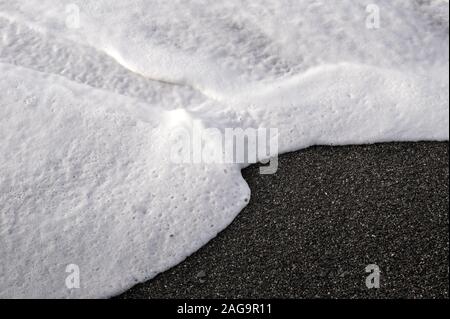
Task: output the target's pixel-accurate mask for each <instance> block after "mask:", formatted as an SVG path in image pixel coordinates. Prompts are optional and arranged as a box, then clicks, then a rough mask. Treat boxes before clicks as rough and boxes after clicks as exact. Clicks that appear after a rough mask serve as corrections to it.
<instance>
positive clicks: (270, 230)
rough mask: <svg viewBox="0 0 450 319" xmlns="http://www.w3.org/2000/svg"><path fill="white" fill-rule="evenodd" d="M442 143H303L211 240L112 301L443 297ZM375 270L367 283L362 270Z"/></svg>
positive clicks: (255, 175)
mask: <svg viewBox="0 0 450 319" xmlns="http://www.w3.org/2000/svg"><path fill="white" fill-rule="evenodd" d="M448 160H449V158H448V143H391V144H382V145H372V146H346V147H313V148H310V149H307V150H303V151H299V152H295V153H290V154H285V155H283V156H281V157H280V168H279V171H278V173H277V174H276V175H271V176H261V175H259V170H258V167H257V166H252V167H249V168H248V169H245V170H244V171H243V175H244V177H245V179H246V180H247V181H248V183H249V185H250V188H251V190H252V199H251V202H250V204H249V205H248V207H247V208H245V209H244V210H243V211H242V212H241V213H240V214H239V216H238V217H237V219H236V220H235V221H234V222H233V223H232V224H231V225H230V226H229V227H228V228H227V229H226V230H224V231H223V232H222V233H220V234H219V235H218V237H217V238H215V239H213V240H212V241H211V242H210V243H208V244H207V245H206V246H205V247H203V248H202V249H201V250H200V251H198V252H197V253H195V254H194V255H192V256H191V257H189V258H188V259H187V260H186V261H184V262H183V263H181V264H180V265H178V266H176V267H174V268H173V269H171V270H169V271H167V272H165V273H163V274H161V275H159V276H158V277H156V278H155V279H153V280H151V281H149V282H146V283H144V284H140V285H137V286H136V287H134V288H132V289H131V290H129V291H128V292H126V293H124V294H123V295H121V296H119V297H120V298H317V297H320V298H322V297H326V298H330V297H331V298H372V297H374V298H380V297H381V298H394V297H395V298H398V297H400V298H448V297H449V260H448V257H449V229H448V227H449V215H448V211H449V198H448V196H449V195H448V187H449V179H448V178H449V162H448ZM373 263H375V264H377V265H378V266H379V267H380V268H381V271H382V274H381V287H380V289H372V290H369V289H367V287H366V286H365V278H366V276H367V274H366V273H365V267H366V265H368V264H373Z"/></svg>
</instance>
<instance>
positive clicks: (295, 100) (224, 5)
mask: <svg viewBox="0 0 450 319" xmlns="http://www.w3.org/2000/svg"><path fill="white" fill-rule="evenodd" d="M369 4H375V5H377V7H375V8H378V9H379V13H380V19H379V28H378V26H373V25H371V24H370V23H371V21H369V20H368V19H369V18H370V17H371V14H372V13H373V12H371V11H370V10H369V11H368V10H367V8H368V7H367V5H369ZM74 8H75V9H77V10H73V9H74ZM372 8H373V6H372ZM78 9H79V11H78ZM369 9H370V7H369ZM78 12H79V13H80V15H79V17H78V16H77V15H76V13H78ZM74 14H75V16H74ZM368 17H369V18H368ZM78 18H79V19H78ZM0 32H1V33H0V40H1V41H2V42H1V46H0V71H1V78H0V91H1V92H2V93H1V96H0V141H1V143H0V172H1V174H0V256H1V257H0V258H1V261H0V297H68V298H79V297H107V296H111V295H113V294H116V293H119V292H121V291H123V290H125V289H127V288H129V287H130V286H131V285H133V284H135V283H137V282H141V281H143V280H146V279H149V278H152V277H153V276H155V275H156V274H157V273H159V272H161V271H164V270H166V269H167V268H169V267H171V266H173V265H175V264H177V263H179V262H180V261H182V260H183V259H184V258H185V257H186V256H188V255H189V254H191V253H192V252H194V251H195V250H197V249H198V248H200V247H201V246H202V245H203V244H205V243H206V242H207V241H208V240H210V239H211V238H213V237H214V236H215V235H216V234H217V233H218V232H219V231H221V230H222V229H224V228H225V227H226V226H227V225H228V224H229V223H230V222H231V221H232V220H233V218H234V217H235V216H236V214H238V213H239V211H240V210H241V209H242V208H243V207H244V206H245V205H246V203H247V202H248V199H249V196H250V194H249V189H248V187H247V185H246V183H245V181H244V180H243V179H242V176H241V174H240V169H241V168H242V165H241V164H220V163H214V164H199V163H195V164H189V163H184V164H176V163H174V162H173V161H171V160H170V145H171V143H172V142H173V141H172V140H171V139H170V133H171V132H172V131H173V128H174V127H177V126H180V125H181V126H182V127H184V128H187V129H190V128H191V127H192V123H201V125H202V126H203V127H205V128H208V127H213V128H217V129H218V130H220V131H225V129H226V128H243V129H247V128H255V129H256V128H276V129H278V132H279V135H278V138H279V141H278V142H279V152H286V151H290V150H297V149H301V148H304V147H308V146H310V145H314V144H353V143H372V142H384V141H394V140H395V141H411V140H448V135H449V130H448V122H449V113H448V110H449V105H448V104H449V100H448V94H449V85H448V61H449V52H448V50H449V49H448V45H449V43H448V4H447V3H445V2H443V1H437V0H435V1H431V0H430V1H400V0H396V1H392V0H383V1H381V0H378V1H373V0H371V1H364V0H360V1H357V0H352V1H350V0H341V1H335V2H332V3H331V1H298V0H295V1H294V0H293V1H289V0H261V1H237V0H230V1H225V2H220V1H214V2H212V1H209V2H207V1H200V0H197V1H194V0H191V1H175V0H174V1H166V0H164V1H163V0H161V1H159V0H146V1H144V0H133V1H127V2H124V1H98V0H92V1H88V0H84V1H83V0H78V1H77V0H72V1H70V0H64V1H56V0H39V1H38V0H20V1H17V0H15V1H12V0H0ZM209 146H210V147H213V148H214V147H215V144H214V143H210V145H209ZM217 148H219V146H218V145H217ZM71 264H75V265H78V266H79V269H80V279H81V281H80V288H77V289H69V288H68V287H67V286H66V284H65V283H66V277H67V276H68V274H67V273H66V272H65V270H66V267H67V265H71Z"/></svg>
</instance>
